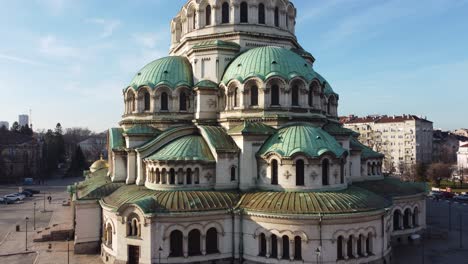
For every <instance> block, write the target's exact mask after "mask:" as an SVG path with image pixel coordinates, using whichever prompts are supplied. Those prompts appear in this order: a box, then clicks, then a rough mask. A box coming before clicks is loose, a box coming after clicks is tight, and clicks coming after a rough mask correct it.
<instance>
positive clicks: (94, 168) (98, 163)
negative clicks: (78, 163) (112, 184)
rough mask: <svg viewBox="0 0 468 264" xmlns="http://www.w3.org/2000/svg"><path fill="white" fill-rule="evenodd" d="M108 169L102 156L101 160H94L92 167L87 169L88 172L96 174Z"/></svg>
mask: <svg viewBox="0 0 468 264" xmlns="http://www.w3.org/2000/svg"><path fill="white" fill-rule="evenodd" d="M107 168H109V164H108V163H107V161H105V160H104V159H103V158H102V155H101V158H100V159H99V160H96V161H95V162H94V163H93V164H92V165H91V167H89V170H90V171H91V172H96V171H98V170H102V169H107Z"/></svg>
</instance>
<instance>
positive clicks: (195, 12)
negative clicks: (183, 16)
mask: <svg viewBox="0 0 468 264" xmlns="http://www.w3.org/2000/svg"><path fill="white" fill-rule="evenodd" d="M192 19H193V21H192V28H193V29H196V28H197V11H196V10H195V11H193V16H192Z"/></svg>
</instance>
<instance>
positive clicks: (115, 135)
mask: <svg viewBox="0 0 468 264" xmlns="http://www.w3.org/2000/svg"><path fill="white" fill-rule="evenodd" d="M123 131H124V130H123V129H122V128H115V127H114V128H111V129H109V145H110V149H112V150H121V149H124V148H125V142H124V138H123V136H122V134H123Z"/></svg>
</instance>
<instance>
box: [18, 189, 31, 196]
mask: <svg viewBox="0 0 468 264" xmlns="http://www.w3.org/2000/svg"><path fill="white" fill-rule="evenodd" d="M20 194H22V195H24V196H26V197H32V196H33V194H32V193H31V192H28V191H26V190H25V191H22V192H20Z"/></svg>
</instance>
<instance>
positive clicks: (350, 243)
mask: <svg viewBox="0 0 468 264" xmlns="http://www.w3.org/2000/svg"><path fill="white" fill-rule="evenodd" d="M353 240H354V236H352V235H351V236H349V238H348V244H347V245H346V246H347V247H348V248H347V249H348V258H354V256H353Z"/></svg>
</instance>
